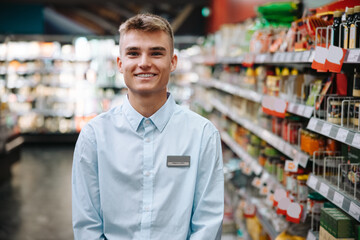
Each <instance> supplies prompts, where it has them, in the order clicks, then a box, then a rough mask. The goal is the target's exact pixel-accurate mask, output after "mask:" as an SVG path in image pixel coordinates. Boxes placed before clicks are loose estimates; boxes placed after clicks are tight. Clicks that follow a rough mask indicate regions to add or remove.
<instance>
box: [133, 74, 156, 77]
mask: <svg viewBox="0 0 360 240" xmlns="http://www.w3.org/2000/svg"><path fill="white" fill-rule="evenodd" d="M137 76H138V77H153V76H155V74H138V75H137Z"/></svg>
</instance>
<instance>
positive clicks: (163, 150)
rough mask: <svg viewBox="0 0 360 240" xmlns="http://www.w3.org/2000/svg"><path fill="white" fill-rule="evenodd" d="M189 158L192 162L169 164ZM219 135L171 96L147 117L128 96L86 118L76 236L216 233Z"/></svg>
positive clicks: (75, 182)
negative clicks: (173, 158) (172, 158)
mask: <svg viewBox="0 0 360 240" xmlns="http://www.w3.org/2000/svg"><path fill="white" fill-rule="evenodd" d="M168 156H190V167H168V166H167V157H168ZM222 168H223V164H222V153H221V143H220V136H219V132H218V131H217V129H216V128H215V127H214V125H213V124H212V123H211V122H210V121H208V120H207V119H205V118H203V117H201V116H199V115H197V114H196V113H193V112H191V111H190V110H188V109H186V108H183V107H181V106H179V105H177V104H176V103H175V101H174V99H173V98H172V96H171V95H168V99H167V101H166V103H165V104H164V105H163V106H162V107H161V108H160V109H159V110H158V111H157V112H156V113H154V114H153V115H152V116H151V117H150V118H145V117H143V116H142V115H141V114H139V113H138V112H137V111H136V110H135V109H134V108H133V107H132V106H131V105H130V103H129V101H128V99H127V98H126V99H125V102H124V104H123V105H122V106H119V107H115V108H113V109H111V110H110V111H108V112H106V113H102V114H100V115H99V116H97V117H95V118H94V119H93V120H91V121H90V122H89V123H88V124H87V125H86V126H85V127H84V128H83V129H82V131H81V133H80V135H79V138H78V141H77V143H76V147H75V152H74V161H73V173H72V174H73V175H72V206H73V228H74V235H75V239H84V240H94V239H109V240H122V239H124V240H129V239H136V240H138V239H139V240H141V239H154V240H185V239H192V240H195V239H199V240H200V239H201V240H212V239H220V237H221V224H222V219H223V211H224V175H223V170H222Z"/></svg>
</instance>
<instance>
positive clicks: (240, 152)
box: [220, 131, 263, 175]
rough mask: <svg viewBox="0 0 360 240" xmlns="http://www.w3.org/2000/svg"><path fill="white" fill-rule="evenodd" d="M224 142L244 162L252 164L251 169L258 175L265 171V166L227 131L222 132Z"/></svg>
mask: <svg viewBox="0 0 360 240" xmlns="http://www.w3.org/2000/svg"><path fill="white" fill-rule="evenodd" d="M220 136H221V139H222V140H223V142H224V143H225V144H226V145H227V146H228V147H229V148H230V149H231V150H232V151H233V152H234V153H235V154H236V155H238V156H239V157H240V158H241V159H242V160H243V161H244V162H246V163H247V164H249V165H250V166H251V169H252V170H253V172H254V173H255V174H256V175H259V174H260V173H261V172H262V171H263V167H262V166H261V165H260V164H259V163H258V162H257V160H256V159H255V158H253V157H252V156H250V155H249V154H248V153H247V152H246V151H245V150H244V149H243V148H242V147H240V145H239V144H237V143H236V142H235V141H234V140H233V139H232V138H231V137H230V136H229V134H227V133H226V132H225V131H222V132H221V133H220Z"/></svg>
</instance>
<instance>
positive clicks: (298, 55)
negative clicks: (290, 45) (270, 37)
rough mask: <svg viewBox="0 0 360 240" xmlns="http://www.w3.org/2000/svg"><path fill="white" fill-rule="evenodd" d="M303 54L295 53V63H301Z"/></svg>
mask: <svg viewBox="0 0 360 240" xmlns="http://www.w3.org/2000/svg"><path fill="white" fill-rule="evenodd" d="M301 54H302V53H301V52H295V56H294V62H300V61H301Z"/></svg>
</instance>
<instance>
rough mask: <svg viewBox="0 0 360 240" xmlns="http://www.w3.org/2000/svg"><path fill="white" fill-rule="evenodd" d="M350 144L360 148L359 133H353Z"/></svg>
mask: <svg viewBox="0 0 360 240" xmlns="http://www.w3.org/2000/svg"><path fill="white" fill-rule="evenodd" d="M352 145H353V146H354V147H356V148H360V134H359V133H355V136H354V139H353V141H352Z"/></svg>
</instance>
